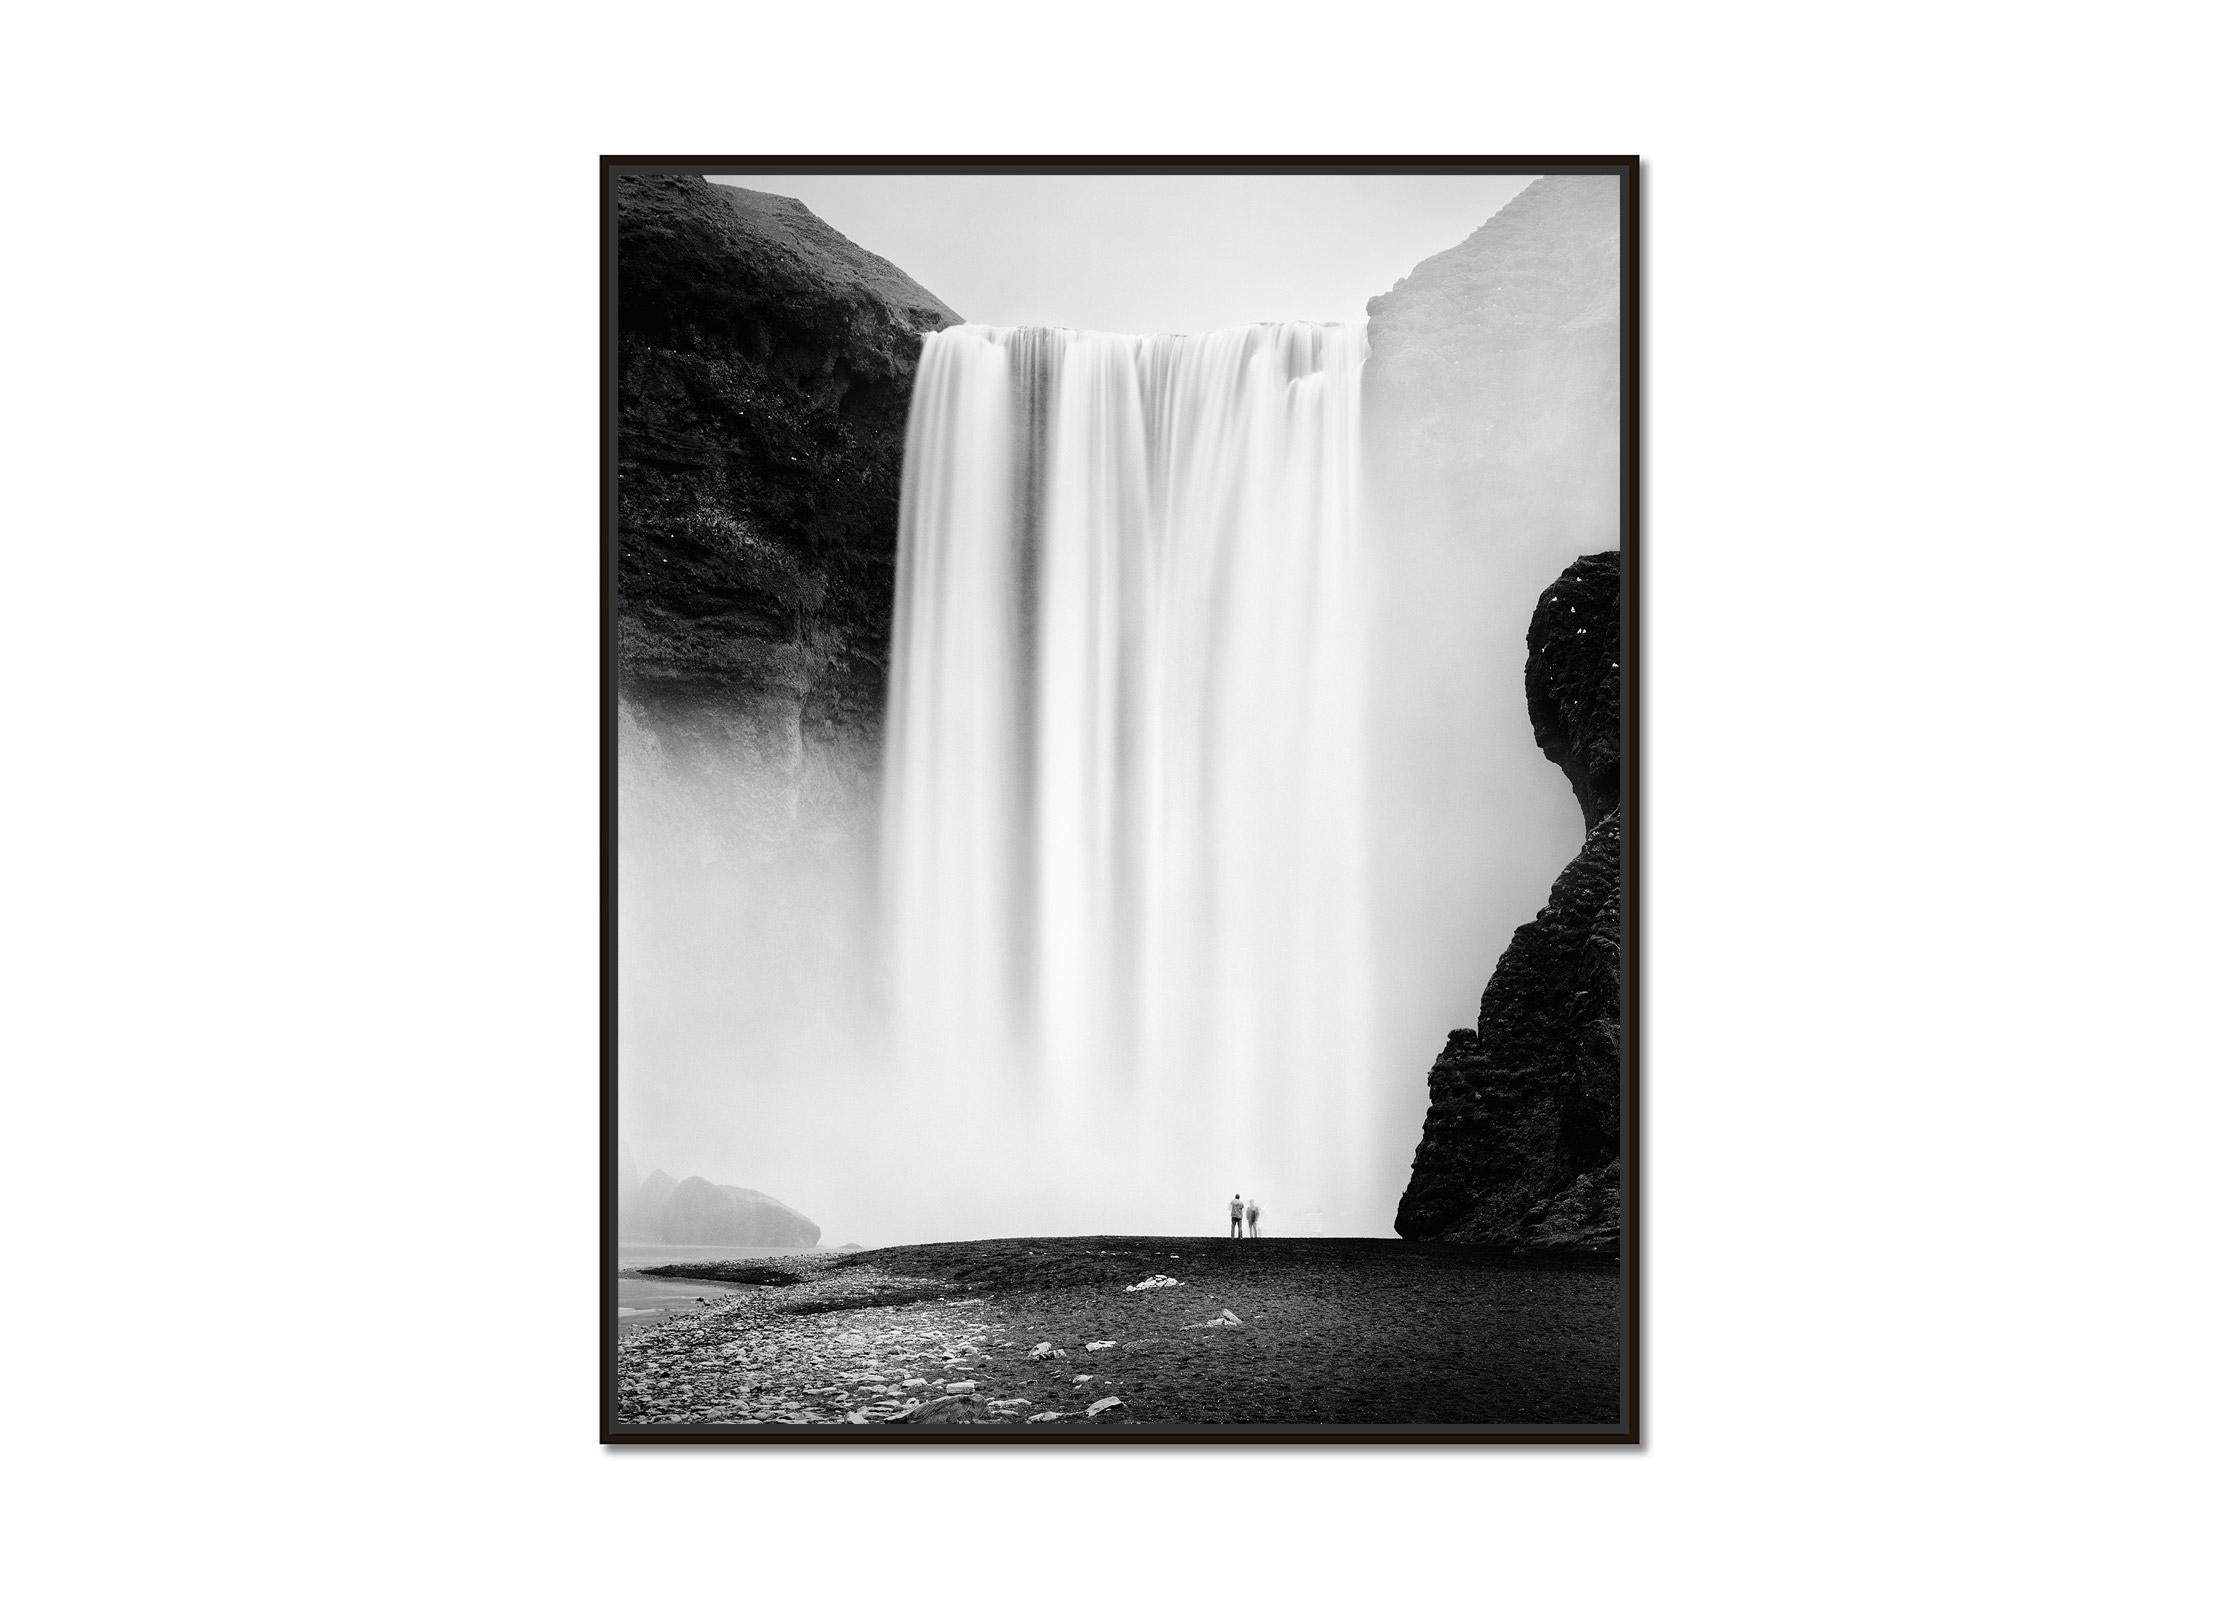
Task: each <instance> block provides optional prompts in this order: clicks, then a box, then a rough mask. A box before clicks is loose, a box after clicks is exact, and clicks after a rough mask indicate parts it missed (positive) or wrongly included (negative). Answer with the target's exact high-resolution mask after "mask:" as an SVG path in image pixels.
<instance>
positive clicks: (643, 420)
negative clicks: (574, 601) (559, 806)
mask: <svg viewBox="0 0 2240 1600" xmlns="http://www.w3.org/2000/svg"><path fill="white" fill-rule="evenodd" d="M615 205H616V249H617V266H618V274H617V277H618V284H617V289H618V298H619V320H620V351H619V356H620V371H619V373H618V382H619V387H620V410H621V419H620V420H621V428H620V440H619V448H620V480H621V481H620V499H621V515H620V529H619V534H620V537H619V545H620V549H619V554H618V566H619V572H618V590H619V595H618V599H619V609H620V617H619V621H618V632H619V635H620V639H619V655H620V669H621V677H622V680H623V684H622V686H623V693H624V695H625V697H626V699H629V700H631V701H634V702H635V703H637V704H638V705H639V706H640V707H641V708H646V709H650V710H652V711H654V712H655V713H657V715H658V718H659V720H661V721H663V722H671V721H674V722H677V723H680V724H684V725H686V726H688V727H689V726H690V725H691V724H693V723H694V722H695V721H697V722H699V723H701V724H703V725H704V724H707V723H709V722H710V720H711V719H713V720H714V721H715V722H718V723H723V722H729V721H735V720H736V719H737V718H738V717H740V716H742V715H743V716H744V717H746V718H747V719H748V721H749V722H751V724H752V726H751V728H749V729H747V730H744V731H742V730H740V729H738V728H736V727H733V728H729V729H724V730H716V731H723V732H728V733H729V734H730V735H731V736H733V737H735V738H743V739H744V740H745V741H746V742H747V743H748V744H749V745H750V746H751V747H752V753H753V754H755V755H758V756H760V757H762V758H764V759H765V760H775V762H776V763H777V764H778V765H779V766H780V767H782V768H791V767H795V766H798V765H799V763H800V759H801V746H802V743H803V740H804V739H805V738H806V739H810V740H814V739H816V738H817V737H819V736H820V734H827V733H832V732H834V731H839V732H847V731H850V730H855V731H860V730H862V729H865V728H869V729H872V730H876V728H877V726H878V724H879V721H880V718H881V716H882V714H883V710H884V702H885V686H886V652H887V632H888V626H889V621H890V618H891V614H892V610H893V591H894V549H895V512H896V505H897V500H898V495H899V486H900V480H901V471H902V442H903V429H904V424H905V423H906V421H907V420H908V415H909V408H910V387H911V381H912V379H913V377H914V375H915V373H916V369H917V360H918V347H919V343H920V340H921V338H922V336H923V335H924V334H925V333H926V332H927V331H929V330H931V329H934V328H939V327H944V326H947V325H948V324H950V323H954V322H956V321H958V320H959V319H958V317H957V315H956V313H954V312H953V311H951V310H950V309H949V308H948V307H947V306H945V305H943V304H942V303H941V302H940V301H939V300H937V299H935V298H934V297H933V296H932V295H930V294H928V293H927V292H926V291H925V290H924V289H922V288H920V287H919V286H918V285H917V284H915V283H913V282H912V281H911V280H910V279H909V278H907V277H905V276H904V275H903V274H902V273H901V272H899V271H897V270H896V269H895V268H894V267H892V266H891V265H889V264H888V263H887V262H885V261H883V260H881V259H880V258H879V257H877V256H875V255H872V254H870V253H869V252H868V251H865V250H861V249H859V248H857V247H856V246H855V245H854V244H852V243H850V242H849V241H848V240H847V239H845V238H843V237H842V236H841V235H840V234H839V233H838V232H836V231H835V230H833V229H832V228H830V227H828V226H827V225H826V224H825V223H823V222H822V221H820V220H819V219H818V218H817V217H816V216H815V215H814V214H813V213H811V212H810V211H809V209H808V208H807V207H806V206H804V205H802V204H801V203H800V202H799V201H798V200H792V199H787V198H785V197H783V196H779V195H769V194H758V193H755V192H752V191H750V190H745V189H740V188H735V187H732V186H730V185H726V184H713V183H709V182H707V181H705V180H704V179H702V178H699V177H697V176H676V175H668V174H653V175H624V176H621V177H619V178H618V179H617V180H616V187H615ZM702 731H703V732H707V731H709V730H708V729H707V728H705V727H703V730H702Z"/></svg>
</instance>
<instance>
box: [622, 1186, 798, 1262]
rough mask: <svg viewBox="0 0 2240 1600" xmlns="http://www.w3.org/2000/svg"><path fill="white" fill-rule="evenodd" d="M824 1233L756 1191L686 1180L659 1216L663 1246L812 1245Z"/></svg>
mask: <svg viewBox="0 0 2240 1600" xmlns="http://www.w3.org/2000/svg"><path fill="white" fill-rule="evenodd" d="M819 1232H821V1230H820V1229H819V1228H818V1227H817V1225H816V1224H815V1223H813V1222H811V1221H810V1220H809V1219H808V1218H807V1217H805V1216H803V1215H802V1214H801V1213H800V1212H798V1211H796V1210H794V1209H793V1207H791V1206H789V1205H786V1204H784V1203H783V1202H782V1201H778V1200H773V1199H771V1198H770V1197H769V1196H768V1195H766V1194H764V1193H762V1192H761V1191H760V1190H756V1189H740V1188H735V1187H733V1186H732V1185H730V1184H728V1183H710V1182H709V1181H708V1180H707V1179H705V1178H687V1179H685V1180H684V1181H683V1182H682V1183H680V1184H678V1185H677V1186H676V1189H675V1190H674V1191H673V1192H672V1193H671V1194H670V1196H669V1202H668V1204H667V1205H666V1206H665V1207H663V1209H662V1213H661V1242H662V1243H663V1244H742V1245H804V1246H806V1245H813V1244H815V1243H816V1242H817V1236H818V1234H819Z"/></svg>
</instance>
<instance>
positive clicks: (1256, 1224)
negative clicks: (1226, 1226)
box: [1244, 1200, 1260, 1239]
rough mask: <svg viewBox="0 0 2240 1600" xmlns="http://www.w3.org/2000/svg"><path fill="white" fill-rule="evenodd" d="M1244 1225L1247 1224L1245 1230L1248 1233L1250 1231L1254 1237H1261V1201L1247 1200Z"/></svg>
mask: <svg viewBox="0 0 2240 1600" xmlns="http://www.w3.org/2000/svg"><path fill="white" fill-rule="evenodd" d="M1244 1225H1245V1231H1246V1232H1247V1233H1249V1234H1250V1235H1251V1236H1252V1237H1253V1238H1255V1239H1257V1238H1259V1237H1260V1202H1259V1201H1257V1200H1247V1201H1246V1202H1245V1203H1244Z"/></svg>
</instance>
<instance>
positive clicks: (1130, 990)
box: [884, 323, 1390, 1231]
mask: <svg viewBox="0 0 2240 1600" xmlns="http://www.w3.org/2000/svg"><path fill="white" fill-rule="evenodd" d="M1364 353H1365V350H1364V341H1363V334H1362V331H1361V330H1360V329H1359V328H1351V327H1343V326H1331V325H1322V324H1307V323H1291V324H1262V325H1258V326H1254V327H1248V328H1234V329H1227V330H1224V331H1221V332H1217V333H1209V334H1203V335H1192V336H1171V337H1139V336H1133V335H1117V334H1099V333H1084V332H1075V331H1072V330H1066V329H1004V328H987V327H969V326H968V327H957V328H950V329H946V330H944V331H942V332H940V333H937V334H934V335H931V336H929V338H928V339H927V341H926V346H925V352H924V357H923V360H922V362H921V364H920V367H919V373H918V380H917V390H916V396H915V399H914V402H913V405H912V410H911V418H910V429H909V439H908V457H907V463H906V467H905V471H904V475H903V488H902V514H901V548H900V556H899V565H898V569H897V578H896V586H897V587H896V612H895V619H896V627H895V642H894V656H893V673H892V688H891V700H890V707H889V718H888V732H887V740H888V750H887V772H886V791H885V793H886V802H885V803H886V822H885V838H884V849H885V885H886V895H887V928H888V933H889V937H890V939H891V963H892V980H893V984H894V991H893V993H894V1002H895V1003H894V1020H895V1023H896V1027H897V1037H898V1040H899V1057H900V1066H901V1070H902V1071H904V1072H905V1073H906V1074H908V1075H909V1076H910V1077H911V1078H912V1079H914V1080H915V1081H916V1083H917V1084H918V1085H919V1087H920V1088H921V1089H925V1088H932V1089H934V1090H936V1091H937V1092H938V1094H939V1096H940V1097H941V1103H942V1104H944V1105H947V1106H950V1107H952V1108H954V1109H956V1110H958V1111H959V1112H961V1113H962V1114H963V1115H965V1116H968V1117H969V1116H971V1115H972V1114H974V1111H975V1109H976V1108H977V1109H978V1110H979V1111H980V1112H982V1113H983V1114H985V1115H986V1116H988V1117H990V1118H997V1117H1000V1118H1002V1119H1003V1120H1004V1121H1005V1122H1006V1123H1007V1124H1017V1123H1018V1122H1019V1119H1022V1118H1023V1119H1025V1121H1024V1125H1025V1126H1027V1127H1028V1128H1029V1129H1030V1130H1032V1131H1031V1134H1030V1137H1031V1138H1032V1139H1039V1140H1041V1141H1044V1142H1045V1143H1047V1144H1048V1145H1049V1146H1050V1147H1051V1148H1052V1149H1055V1150H1058V1151H1062V1152H1064V1160H1065V1162H1066V1163H1067V1165H1066V1168H1065V1170H1064V1171H1063V1173H1059V1172H1057V1171H1055V1170H1045V1171H1043V1172H1041V1173H1040V1174H1039V1176H1030V1177H1029V1182H1030V1183H1040V1184H1042V1185H1043V1186H1044V1187H1045V1188H1050V1187H1052V1186H1062V1187H1067V1188H1069V1189H1070V1188H1071V1187H1073V1186H1075V1185H1077V1184H1080V1185H1088V1186H1091V1187H1093V1188H1094V1189H1095V1191H1096V1192H1097V1193H1098V1194H1099V1196H1100V1197H1102V1203H1104V1204H1105V1206H1106V1208H1107V1209H1108V1210H1109V1211H1110V1213H1111V1215H1110V1217H1109V1223H1108V1224H1105V1225H1106V1226H1109V1228H1110V1230H1111V1231H1127V1230H1131V1229H1135V1228H1159V1227H1167V1226H1177V1225H1181V1224H1182V1223H1184V1222H1186V1221H1187V1222H1189V1223H1192V1224H1194V1225H1201V1226H1202V1223H1203V1218H1202V1217H1199V1216H1198V1215H1197V1212H1198V1211H1202V1210H1204V1209H1205V1207H1206V1206H1207V1204H1208V1200H1207V1198H1206V1196H1207V1195H1208V1194H1209V1193H1213V1192H1214V1191H1218V1193H1217V1194H1214V1198H1215V1199H1220V1200H1225V1199H1226V1196H1227V1195H1228V1193H1230V1192H1231V1191H1233V1190H1235V1189H1237V1188H1238V1187H1239V1186H1240V1185H1257V1186H1260V1187H1264V1188H1267V1189H1269V1190H1271V1191H1272V1192H1280V1193H1284V1194H1287V1195H1291V1196H1304V1195H1307V1194H1310V1193H1311V1194H1312V1195H1313V1196H1314V1197H1315V1199H1316V1205H1315V1209H1316V1210H1317V1211H1321V1212H1324V1213H1325V1214H1327V1215H1329V1216H1331V1217H1332V1219H1333V1220H1336V1219H1337V1218H1338V1217H1340V1216H1349V1217H1350V1216H1351V1215H1352V1214H1354V1213H1355V1212H1356V1211H1359V1212H1360V1214H1361V1218H1362V1220H1363V1221H1364V1222H1368V1221H1370V1220H1371V1219H1375V1220H1376V1222H1377V1225H1378V1226H1379V1227H1380V1228H1381V1223H1382V1218H1381V1215H1380V1213H1381V1212H1382V1211H1383V1210H1388V1209H1389V1203H1390V1197H1389V1195H1371V1194H1368V1193H1366V1192H1365V1191H1364V1192H1360V1193H1357V1192H1356V1191H1357V1190H1360V1189H1361V1185H1362V1184H1363V1181H1364V1179H1365V1176H1366V1174H1365V1173H1364V1171H1363V1168H1364V1163H1365V1161H1366V1159H1367V1156H1368V1154H1369V1152H1368V1151H1367V1150H1366V1149H1365V1148H1364V1145H1365V1142H1366V1140H1367V1138H1368V1136H1369V1131H1370V1130H1369V1127H1368V1122H1369V1117H1368V1114H1367V1111H1368V1104H1369V1098H1370V1096H1369V1087H1370V1086H1369V1082H1368V1076H1367V1075H1368V1073H1369V1071H1370V1065H1369V1063H1368V1061H1367V1060H1366V1051H1367V1040H1368V1036H1369V1016H1370V1007H1371V999H1372V997H1371V995H1370V993H1369V986H1370V960H1369V951H1368V948H1367V936H1366V929H1367V905H1366V895H1367V885H1366V867H1365V855H1366V838H1365V828H1366V822H1365V818H1364V799H1363V797H1364V774H1363V771H1362V762H1363V752H1364V737H1363V735H1364V730H1363V727H1362V717H1363V705H1364V681H1365V677H1366V670H1367V662H1366V661H1365V659H1364V652H1365V650H1366V632H1365V615H1366V611H1367V602H1366V598H1365V596H1364V593H1363V588H1364V577H1363V572H1362V560H1361V549H1360V509H1359V498H1360V485H1359V475H1360V444H1359V432H1360V430H1359V409H1360V408H1359V395H1360V374H1361V363H1362V358H1363V355H1364ZM1026 1165H1028V1166H1034V1165H1038V1163H1033V1162H1029V1163H1027V1164H1026ZM989 1181H991V1182H996V1181H1000V1180H998V1179H996V1178H995V1177H994V1176H993V1175H991V1177H990V1180H989ZM1183 1206H1189V1207H1194V1208H1195V1210H1192V1211H1190V1212H1189V1213H1188V1215H1187V1216H1184V1215H1181V1214H1180V1213H1179V1212H1178V1208H1179V1207H1183ZM1067 1209H1069V1210H1070V1209H1071V1208H1067ZM1021 1221H1022V1223H1023V1224H1024V1223H1027V1222H1028V1219H1026V1218H1022V1219H1021Z"/></svg>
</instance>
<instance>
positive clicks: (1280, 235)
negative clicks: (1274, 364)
mask: <svg viewBox="0 0 2240 1600" xmlns="http://www.w3.org/2000/svg"><path fill="white" fill-rule="evenodd" d="M714 181H716V182H718V183H734V184H738V185H740V186H741V187H743V188H748V189H760V190H763V191H765V192H767V193H771V194H785V195H792V196H793V197H794V198H796V199H798V200H800V201H801V202H802V203H803V204H805V205H806V206H808V208H809V209H810V210H812V211H814V212H815V213H816V214H817V215H818V216H820V217H822V218H824V220H825V221H827V222H829V223H831V224H832V226H834V227H835V228H838V229H839V230H840V231H841V232H842V233H844V234H846V235H847V236H848V237H849V238H850V239H853V240H854V241H855V242H856V243H857V244H859V245H861V246H863V247H864V248H865V249H866V250H869V251H872V252H874V253H875V254H878V255H882V256H885V257H886V258H887V259H888V260H889V261H891V262H893V263H894V264H895V265H896V266H897V267H899V268H901V269H902V270H903V271H904V272H906V273H908V274H909V275H910V276H911V277H912V278H915V279H916V280H917V281H918V282H919V283H921V284H923V285H924V286H925V287H926V288H927V289H929V290H931V291H932V292H933V293H934V294H935V295H937V296H939V297H940V298H941V299H942V300H943V301H945V302H946V303H947V304H948V305H949V306H950V307H951V308H952V309H954V310H955V311H956V313H957V314H958V315H959V316H961V317H963V318H964V319H965V320H966V321H968V322H986V323H994V324H998V325H1004V326H1022V325H1031V324H1039V323H1047V324H1055V325H1058V326H1063V327H1074V328H1095V329H1102V330H1104V331H1107V332H1112V333H1201V332H1204V331H1205V330H1207V329H1210V328H1225V327H1232V326H1235V325H1237V324H1239V323H1246V322H1278V321H1290V320H1295V319H1296V320H1302V321H1309V322H1359V321H1361V320H1362V319H1363V318H1364V317H1366V316H1367V314H1368V313H1367V311H1366V309H1365V308H1366V305H1367V302H1368V299H1369V297H1370V296H1371V295H1375V294H1382V293H1384V292H1385V291H1386V290H1387V289H1390V288H1391V287H1392V286H1393V284H1394V283H1395V282H1397V281H1398V280H1399V279H1401V278H1403V277H1406V276H1407V275H1408V273H1409V272H1411V271H1413V270H1414V269H1415V266H1416V264H1417V263H1418V262H1420V261H1422V260H1423V259H1424V258H1425V257H1427V256H1433V255H1437V254H1438V253H1439V252H1440V251H1442V250H1447V249H1451V248H1452V247H1453V246H1455V245H1458V244H1460V243H1461V242H1462V241H1463V240H1464V239H1465V238H1467V237H1468V236H1469V234H1470V233H1471V232H1472V230H1474V229H1476V228H1477V227H1478V226H1479V225H1480V224H1481V223H1483V222H1484V221H1485V220H1486V219H1487V218H1488V217H1490V216H1492V215H1493V214H1494V213H1495V212H1496V211H1498V210H1500V209H1501V207H1502V206H1503V205H1505V204H1507V203H1508V201H1509V200H1511V199H1512V198H1514V197H1515V195H1516V194H1517V193H1518V191H1520V190H1521V189H1523V188H1524V187H1525V185H1526V184H1528V183H1530V182H1531V181H1532V180H1531V179H1530V178H1529V177H1484V176H1446V175H1437V176H1429V177H1417V176H1407V177H1379V176H1364V175H1360V174H1349V175H1316V176H1297V177H1293V176H1279V177H1225V176H1224V177H1215V176H1202V175H1175V174H1158V175H1125V176H1104V175H1097V176H1088V177H1078V176H1068V177H1053V176H1036V177H979V176H975V177H946V176H926V175H891V174H881V175H876V176H868V175H857V174H849V175H846V176H839V177H825V176H801V177H794V176H783V175H755V176H740V177H731V176H725V177H718V178H716V179H715V180H714Z"/></svg>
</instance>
